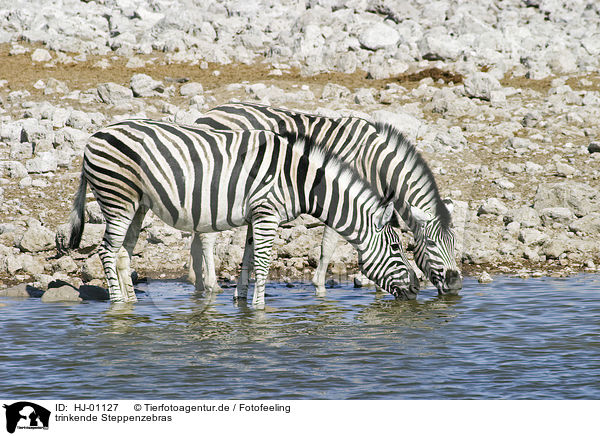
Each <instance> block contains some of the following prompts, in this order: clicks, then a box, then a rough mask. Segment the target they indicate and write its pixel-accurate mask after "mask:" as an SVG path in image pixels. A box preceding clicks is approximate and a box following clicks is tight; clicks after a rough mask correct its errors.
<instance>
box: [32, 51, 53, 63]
mask: <svg viewBox="0 0 600 436" xmlns="http://www.w3.org/2000/svg"><path fill="white" fill-rule="evenodd" d="M31 60H32V61H33V62H48V61H51V60H52V55H51V54H50V52H49V51H48V50H46V49H44V48H36V49H35V50H34V51H33V53H32V54H31Z"/></svg>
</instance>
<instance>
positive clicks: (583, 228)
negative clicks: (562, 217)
mask: <svg viewBox="0 0 600 436" xmlns="http://www.w3.org/2000/svg"><path fill="white" fill-rule="evenodd" d="M569 230H571V231H572V232H581V233H584V234H586V235H597V234H599V233H600V212H592V213H590V214H589V215H586V216H584V217H581V218H579V219H577V220H575V221H573V222H571V223H570V224H569Z"/></svg>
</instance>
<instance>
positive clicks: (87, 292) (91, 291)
mask: <svg viewBox="0 0 600 436" xmlns="http://www.w3.org/2000/svg"><path fill="white" fill-rule="evenodd" d="M79 296H80V297H81V298H82V299H84V300H100V301H104V300H109V299H110V296H109V295H108V290H107V289H104V288H103V287H100V286H94V285H91V284H87V285H81V286H80V287H79Z"/></svg>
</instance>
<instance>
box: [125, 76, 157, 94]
mask: <svg viewBox="0 0 600 436" xmlns="http://www.w3.org/2000/svg"><path fill="white" fill-rule="evenodd" d="M130 85H131V90H132V91H133V95H134V97H154V96H157V95H160V94H162V93H163V92H164V91H165V87H164V85H163V83H162V82H160V81H158V80H154V79H153V78H152V77H150V76H148V75H147V74H134V75H133V76H132V77H131V80H130Z"/></svg>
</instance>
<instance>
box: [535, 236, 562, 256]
mask: <svg viewBox="0 0 600 436" xmlns="http://www.w3.org/2000/svg"><path fill="white" fill-rule="evenodd" d="M568 246H569V240H568V239H567V238H566V237H562V238H558V239H550V240H549V241H546V242H545V243H544V244H543V246H542V249H541V250H540V253H541V254H543V255H545V256H546V258H547V259H558V258H560V257H561V256H562V254H563V253H565V252H566V251H567V248H568Z"/></svg>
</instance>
